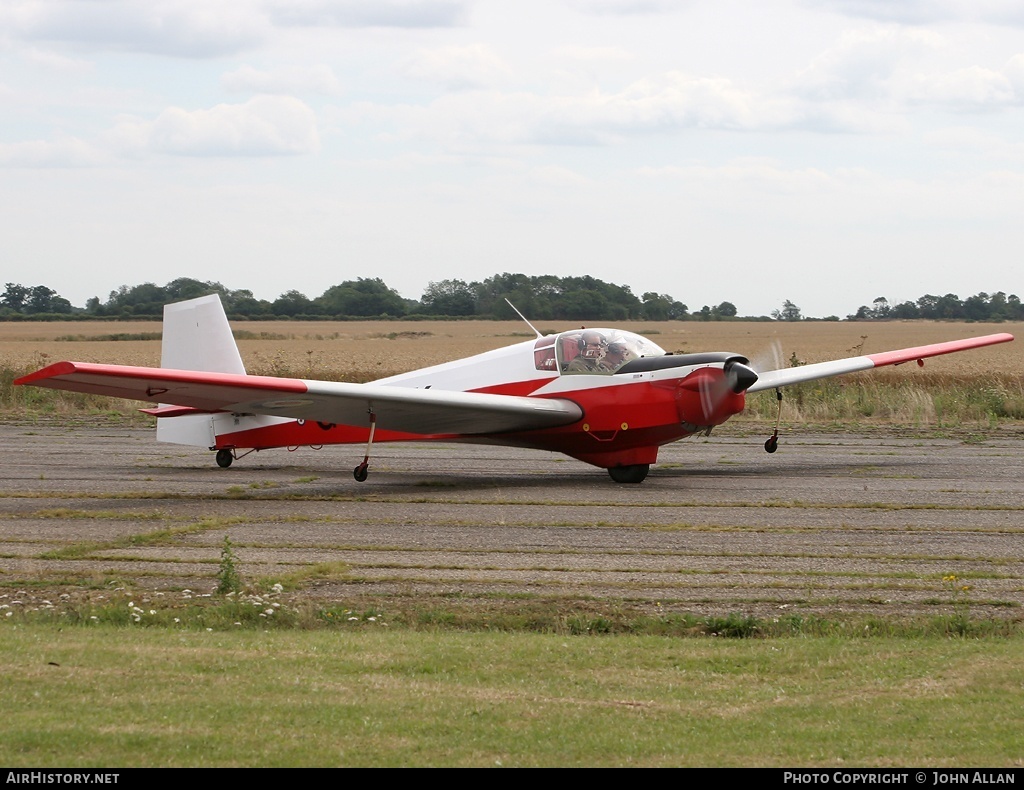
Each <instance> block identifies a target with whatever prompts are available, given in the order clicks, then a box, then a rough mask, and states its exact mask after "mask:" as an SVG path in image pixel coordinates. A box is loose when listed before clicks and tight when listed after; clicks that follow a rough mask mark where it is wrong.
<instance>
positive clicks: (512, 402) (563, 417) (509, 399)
mask: <svg viewBox="0 0 1024 790" xmlns="http://www.w3.org/2000/svg"><path fill="white" fill-rule="evenodd" d="M14 383H15V384H31V385H33V386H37V387H49V388H51V389H60V390H70V391H72V392H86V393H91V394H95V395H108V396H112V397H115V398H127V399H130V400H139V401H148V402H150V403H158V404H170V405H171V406H173V407H179V408H177V409H168V408H166V407H165V408H161V409H157V410H155V411H150V413H155V414H157V415H158V416H170V415H171V414H184V413H189V412H190V411H200V412H230V413H236V414H269V415H274V416H277V417H291V418H295V419H304V420H316V421H318V422H323V423H335V424H338V425H354V426H361V427H365V426H366V425H368V424H369V414H370V412H372V413H374V414H375V415H376V424H377V427H378V428H381V429H385V430H392V431H403V432H405V433H414V434H420V435H424V436H426V435H435V434H449V433H450V434H488V433H501V432H505V431H527V430H538V429H541V428H552V427H557V426H559V425H569V424H570V423H574V422H576V421H577V420H579V419H580V418H581V417H582V416H583V410H582V409H581V408H580V407H579V406H577V405H576V404H575V403H573V402H572V401H570V400H567V399H564V398H542V397H524V396H520V395H494V394H487V393H478V392H451V391H445V390H435V389H412V388H409V387H396V386H390V385H379V384H377V385H375V384H348V383H345V382H334V381H313V380H306V379H288V378H275V377H273V376H249V375H245V374H240V373H206V372H202V371H192V370H172V369H167V368H144V367H131V366H127V365H99V364H93V363H89V362H57V363H55V364H53V365H49V366H48V367H45V368H43V369H41V370H37V371H36V372H34V373H30V374H28V375H27V376H23V377H21V378H19V379H17V380H16V381H15V382H14ZM181 407H184V410H182V408H181ZM147 411H148V410H147Z"/></svg>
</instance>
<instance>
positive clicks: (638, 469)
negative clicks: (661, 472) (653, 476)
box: [608, 464, 651, 483]
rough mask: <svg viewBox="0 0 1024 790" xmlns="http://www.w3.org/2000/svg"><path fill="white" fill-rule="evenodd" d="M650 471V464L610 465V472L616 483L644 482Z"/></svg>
mask: <svg viewBox="0 0 1024 790" xmlns="http://www.w3.org/2000/svg"><path fill="white" fill-rule="evenodd" d="M649 471H651V465H650V464H630V465H628V466H609V467H608V474H609V475H610V476H611V478H612V480H614V481H615V482H616V483H642V482H643V481H644V478H645V477H647V473H648V472H649Z"/></svg>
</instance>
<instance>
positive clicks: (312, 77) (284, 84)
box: [220, 64, 342, 96]
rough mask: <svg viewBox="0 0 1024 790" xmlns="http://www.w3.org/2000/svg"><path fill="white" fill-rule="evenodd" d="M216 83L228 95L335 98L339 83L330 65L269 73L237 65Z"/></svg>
mask: <svg viewBox="0 0 1024 790" xmlns="http://www.w3.org/2000/svg"><path fill="white" fill-rule="evenodd" d="M220 83H221V85H222V86H223V87H224V89H225V90H227V91H231V92H232V93H278V94H286V95H301V94H310V93H313V94H321V95H324V96H338V95H340V94H341V93H342V88H341V83H340V82H339V81H338V78H337V77H336V76H335V75H334V71H333V70H332V69H331V67H330V66H327V65H324V64H320V65H318V66H282V67H280V68H277V69H272V70H269V71H262V70H259V69H254V68H253V67H252V66H240V67H239V68H237V69H235V70H234V71H229V72H226V73H225V74H222V75H221V78H220Z"/></svg>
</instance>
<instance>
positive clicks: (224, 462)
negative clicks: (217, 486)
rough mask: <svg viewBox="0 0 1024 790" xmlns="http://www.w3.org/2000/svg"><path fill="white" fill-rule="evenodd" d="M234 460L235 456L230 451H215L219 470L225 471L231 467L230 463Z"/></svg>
mask: <svg viewBox="0 0 1024 790" xmlns="http://www.w3.org/2000/svg"><path fill="white" fill-rule="evenodd" d="M234 460H235V456H233V455H232V454H231V451H230V450H218V451H217V466H219V467H220V468H221V469H227V468H228V467H229V466H231V462H232V461H234Z"/></svg>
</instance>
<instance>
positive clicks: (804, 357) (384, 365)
mask: <svg viewBox="0 0 1024 790" xmlns="http://www.w3.org/2000/svg"><path fill="white" fill-rule="evenodd" d="M575 326H577V325H574V324H573V325H570V324H565V323H560V322H552V321H545V322H538V323H537V328H538V329H539V330H541V331H542V332H544V333H547V332H556V331H562V330H565V329H571V328H575ZM617 326H620V327H621V328H624V329H629V330H632V331H635V332H639V333H640V334H644V335H647V336H649V337H650V338H651V339H652V340H654V341H655V342H657V343H658V344H659V345H661V346H662V347H663V348H665V349H666V350H667V351H673V352H677V353H679V352H696V351H732V352H736V353H739V354H744V355H746V356H748V357H750V358H752V359H757V360H758V361H760V362H761V363H765V362H770V361H771V359H772V358H773V357H774V358H776V359H779V360H780V362H781V365H782V366H788V365H789V364H790V361H791V360H792V359H794V358H795V360H798V361H799V362H805V363H806V362H820V361H822V360H827V359H836V358H841V357H848V356H855V355H858V354H870V353H875V352H879V351H888V350H893V349H898V348H906V347H911V346H919V345H925V344H927V343H937V342H941V341H945V340H954V339H959V338H965V337H975V336H978V335H986V334H992V333H995V332H1009V333H1011V334H1014V335H1015V336H1016V337H1017V338H1018V339H1017V340H1016V341H1015V342H1013V343H1008V344H1000V345H997V346H991V347H988V348H984V349H978V350H975V351H968V352H965V353H962V354H954V355H951V356H947V357H940V358H937V359H932V360H928V361H927V369H928V370H929V371H930V372H936V373H938V372H941V373H946V374H952V375H957V376H971V375H982V374H987V373H993V372H995V373H998V374H999V375H1001V376H1004V377H1005V376H1017V377H1024V324H1020V323H1016V324H1010V323H1006V324H980V323H947V322H932V321H907V322H882V323H856V322H820V321H808V322H799V323H782V322H756V323H755V322H698V321H688V322H678V321H670V322H650V321H647V322H626V323H623V324H618V325H617ZM234 328H235V330H236V333H238V334H239V335H240V339H239V341H238V345H239V348H240V350H241V354H242V358H243V360H244V361H245V363H246V366H247V369H248V370H249V372H251V373H260V374H277V375H292V376H301V377H307V378H344V379H346V380H351V381H368V380H371V379H374V378H380V377H383V376H389V375H393V374H395V373H400V372H404V371H407V370H412V369H415V368H418V367H423V366H426V365H434V364H438V363H441V362H447V361H449V360H453V359H458V358H460V357H465V356H469V355H472V354H477V353H480V352H483V351H488V350H490V349H494V348H499V347H501V346H504V345H508V344H511V343H516V342H519V341H522V340H527V339H529V338H530V337H532V336H533V335H532V332H531V330H530V329H529V327H527V326H526V325H525V324H524V323H522V322H518V321H423V322H409V321H392V322H386V321H360V322H344V321H319V322H309V323H306V322H301V323H300V322H288V321H247V322H238V323H236V324H234ZM159 332H160V324H159V322H98V321H97V322H66V323H65V322H53V323H49V322H39V323H36V322H21V323H13V322H12V323H0V364H3V365H4V366H6V367H8V368H13V369H15V370H25V369H28V368H31V367H37V366H42V365H45V364H49V363H50V362H57V361H60V360H65V359H69V360H74V361H78V362H109V363H118V364H125V365H143V366H158V365H159V364H160V341H159V340H158V339H156V338H158V337H159ZM115 334H124V335H131V336H149V335H151V336H152V337H153V338H154V339H146V340H108V339H102V338H104V337H105V336H110V335H115ZM773 346H774V347H776V348H777V349H778V352H773V351H772V349H773ZM770 366H771V367H774V366H775V365H774V364H771V365H770ZM916 369H917V366H916V365H908V366H905V369H903V368H901V369H900V370H901V371H903V373H904V374H905V375H912V373H913V371H914V370H916Z"/></svg>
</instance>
